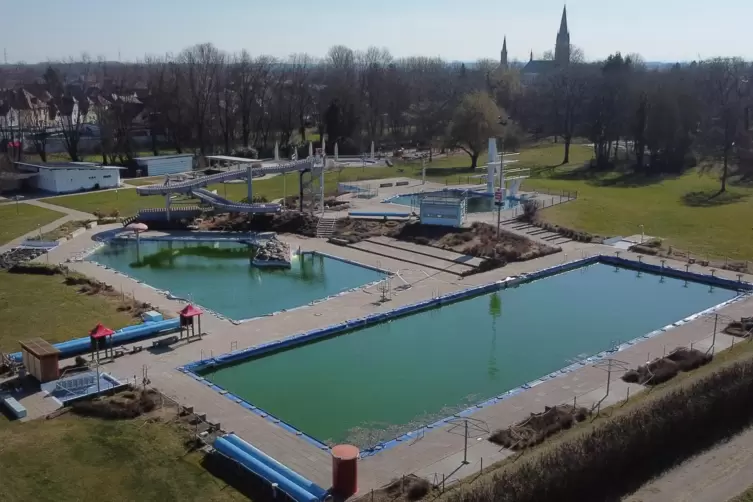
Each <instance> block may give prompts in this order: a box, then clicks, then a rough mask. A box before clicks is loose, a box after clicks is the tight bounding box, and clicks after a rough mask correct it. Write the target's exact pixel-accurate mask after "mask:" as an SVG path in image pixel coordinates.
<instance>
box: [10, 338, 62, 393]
mask: <svg viewBox="0 0 753 502" xmlns="http://www.w3.org/2000/svg"><path fill="white" fill-rule="evenodd" d="M19 343H20V344H21V359H22V360H23V363H24V366H25V367H26V371H27V372H28V373H29V374H30V375H31V376H33V377H34V378H36V379H37V380H39V382H40V383H44V382H49V381H51V380H57V379H58V377H59V376H60V370H59V368H58V360H59V359H60V351H59V350H58V349H56V348H55V347H53V346H52V344H50V343H49V342H47V341H45V340H43V339H41V338H32V339H31V340H26V341H23V342H19Z"/></svg>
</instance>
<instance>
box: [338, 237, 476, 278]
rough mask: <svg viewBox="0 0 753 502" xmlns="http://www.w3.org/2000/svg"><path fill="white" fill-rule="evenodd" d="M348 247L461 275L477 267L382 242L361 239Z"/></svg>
mask: <svg viewBox="0 0 753 502" xmlns="http://www.w3.org/2000/svg"><path fill="white" fill-rule="evenodd" d="M348 247H351V248H354V249H358V250H359V251H363V252H365V253H371V254H374V255H377V256H383V257H385V258H391V259H393V260H398V261H402V262H405V263H408V264H410V265H418V266H421V267H424V268H431V269H434V270H437V271H440V272H447V273H449V274H454V275H461V274H462V273H463V272H469V271H471V270H473V269H475V267H472V266H470V265H466V264H463V263H456V262H452V261H448V260H446V259H443V258H438V257H429V256H427V255H424V254H417V253H413V252H411V251H407V250H404V249H399V248H394V247H391V246H383V245H381V244H377V243H376V242H369V241H361V242H356V243H355V244H350V245H349V246H348ZM406 268H410V267H406Z"/></svg>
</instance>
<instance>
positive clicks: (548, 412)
mask: <svg viewBox="0 0 753 502" xmlns="http://www.w3.org/2000/svg"><path fill="white" fill-rule="evenodd" d="M589 414H590V412H589V411H588V410H587V409H586V408H577V407H573V406H571V405H568V404H565V405H559V406H552V407H549V406H546V407H545V408H544V411H543V412H542V413H531V416H530V417H528V418H526V419H525V420H523V421H521V422H518V423H517V424H515V425H513V426H511V427H508V428H507V429H501V430H498V431H496V432H495V433H494V434H492V435H491V436H490V437H489V441H491V442H492V443H494V444H498V445H500V446H504V447H505V448H510V449H512V450H523V449H525V448H529V447H531V446H535V445H537V444H539V443H541V442H542V441H544V439H546V438H547V437H549V436H551V435H552V434H556V433H557V432H559V431H561V430H563V429H569V428H570V427H572V426H573V424H574V423H576V422H582V421H583V420H585V419H586V417H588V415H589Z"/></svg>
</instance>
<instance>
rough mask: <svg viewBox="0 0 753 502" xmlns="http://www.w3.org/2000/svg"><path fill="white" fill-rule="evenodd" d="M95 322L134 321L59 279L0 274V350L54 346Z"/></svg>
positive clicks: (118, 323) (110, 304)
mask: <svg viewBox="0 0 753 502" xmlns="http://www.w3.org/2000/svg"><path fill="white" fill-rule="evenodd" d="M128 293H130V292H128ZM98 322H101V323H102V324H104V325H105V326H107V327H109V328H112V329H118V328H122V327H123V326H127V325H129V324H132V323H133V322H134V319H133V318H132V317H131V316H130V315H128V314H125V313H122V312H118V311H117V302H116V301H113V300H110V299H106V298H103V297H100V296H89V295H85V294H80V293H78V292H77V290H76V288H75V287H74V286H67V285H65V284H63V277H62V276H59V275H55V276H46V275H31V274H9V273H8V272H0V326H2V329H0V351H5V352H15V351H17V350H19V347H18V340H19V339H21V338H31V337H37V336H39V337H42V338H44V339H45V340H47V341H49V342H51V343H56V342H62V341H65V340H70V339H72V338H78V337H82V336H86V334H87V332H88V331H89V330H90V329H91V328H93V327H94V326H95V325H96V324H97V323H98ZM0 464H1V463H0Z"/></svg>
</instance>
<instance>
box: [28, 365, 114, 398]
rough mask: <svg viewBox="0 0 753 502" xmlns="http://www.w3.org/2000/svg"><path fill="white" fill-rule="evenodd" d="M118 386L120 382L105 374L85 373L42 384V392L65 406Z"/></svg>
mask: <svg viewBox="0 0 753 502" xmlns="http://www.w3.org/2000/svg"><path fill="white" fill-rule="evenodd" d="M120 385H122V383H121V382H120V381H118V380H117V379H116V378H114V377H113V376H111V375H109V374H107V373H99V374H98V373H97V372H96V371H86V372H83V373H78V374H76V375H72V376H68V377H66V378H61V379H60V380H54V381H52V382H47V383H45V384H42V390H43V391H45V392H47V394H48V395H49V396H51V397H54V398H55V399H57V400H58V401H60V403H61V404H63V405H65V404H66V403H68V402H69V401H73V400H75V399H79V398H81V397H85V396H93V395H97V394H101V393H102V392H105V391H108V390H110V389H113V388H115V387H118V386H120Z"/></svg>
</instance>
